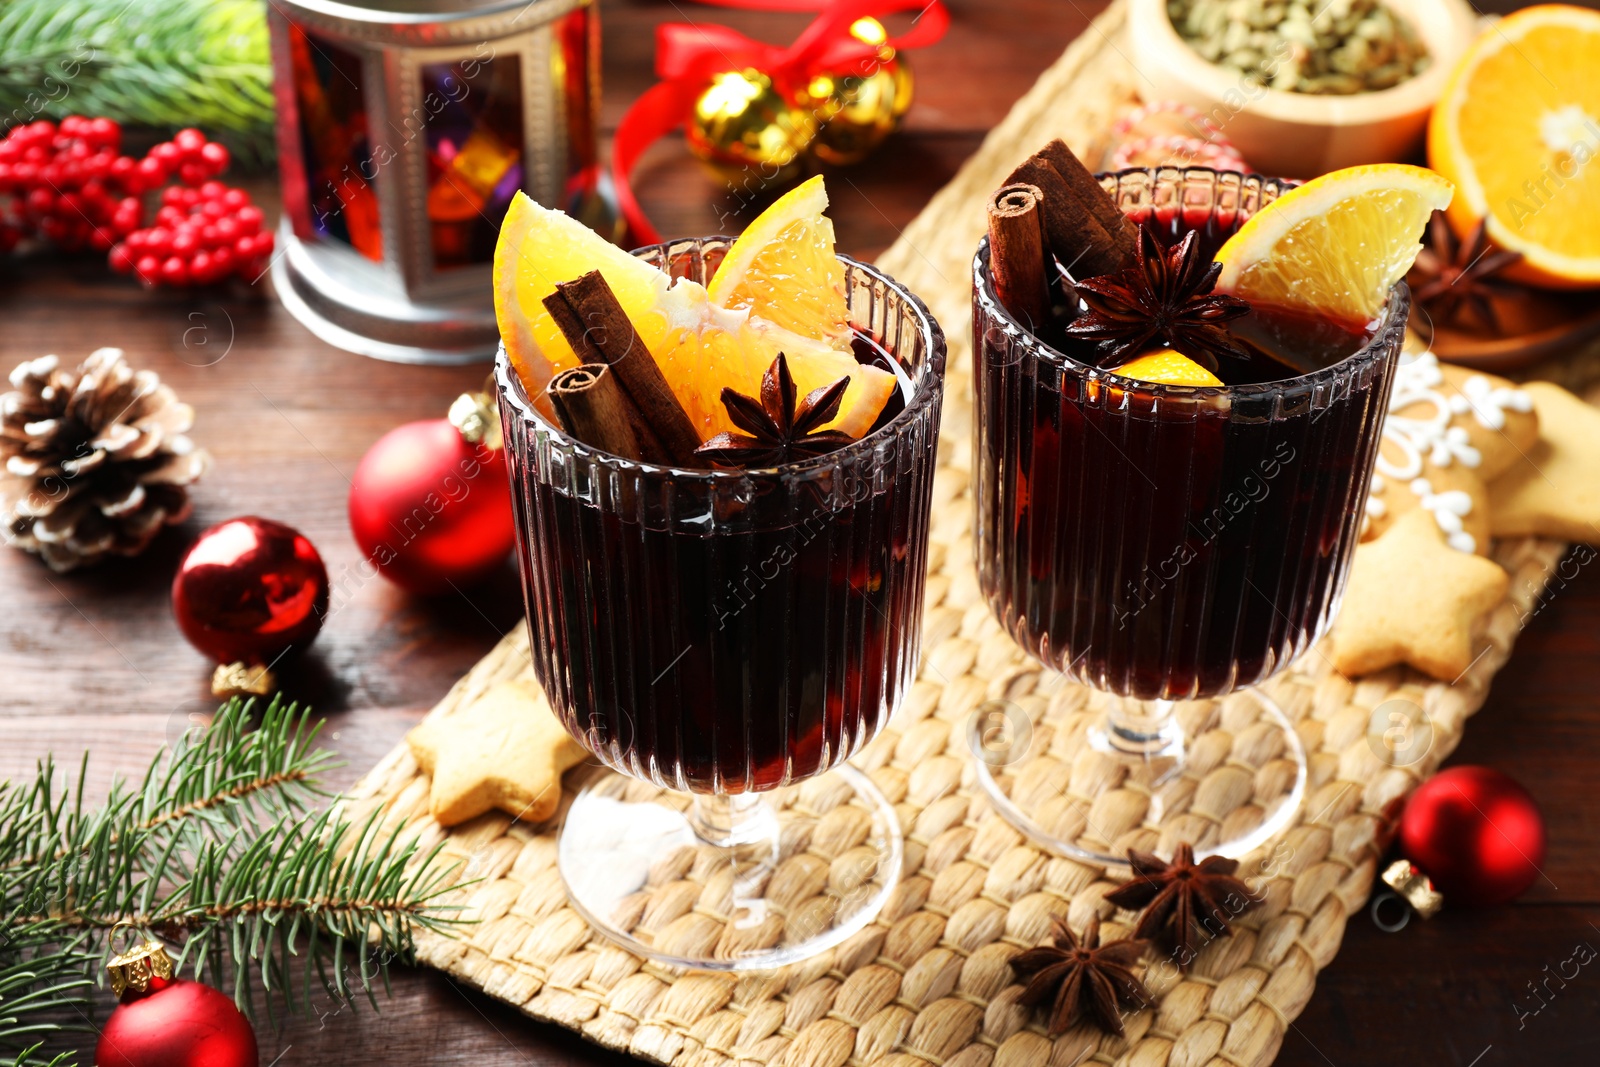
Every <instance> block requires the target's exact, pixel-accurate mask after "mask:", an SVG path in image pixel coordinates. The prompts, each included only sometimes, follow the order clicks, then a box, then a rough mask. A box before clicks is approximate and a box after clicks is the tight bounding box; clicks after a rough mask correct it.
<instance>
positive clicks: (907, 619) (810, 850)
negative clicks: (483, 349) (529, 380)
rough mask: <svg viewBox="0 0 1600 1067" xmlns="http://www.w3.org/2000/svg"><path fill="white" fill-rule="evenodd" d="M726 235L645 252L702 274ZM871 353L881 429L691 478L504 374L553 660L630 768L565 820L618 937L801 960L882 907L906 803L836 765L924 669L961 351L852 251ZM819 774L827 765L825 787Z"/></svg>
mask: <svg viewBox="0 0 1600 1067" xmlns="http://www.w3.org/2000/svg"><path fill="white" fill-rule="evenodd" d="M729 243H730V242H729V241H728V239H726V238H715V237H713V238H704V239H700V240H684V241H674V242H671V243H669V244H665V245H660V246H656V247H653V248H649V249H642V250H640V251H639V252H638V253H637V254H638V255H640V256H642V257H644V258H646V259H648V260H650V261H651V262H653V263H655V264H656V265H657V266H660V267H662V268H663V269H666V270H668V271H670V272H671V273H672V274H673V275H674V276H675V277H686V278H689V279H692V280H694V281H697V282H700V283H705V282H707V281H709V278H710V275H711V274H712V273H713V272H714V270H715V267H716V265H717V264H718V263H719V262H720V261H721V258H722V256H723V254H724V253H725V252H726V251H727V248H728V245H729ZM845 277H846V296H847V303H848V306H849V311H850V321H851V324H852V325H853V326H854V328H855V330H856V332H857V335H858V342H857V346H856V348H857V356H858V359H871V360H875V361H876V362H877V363H878V365H880V366H882V367H883V368H884V369H886V370H891V371H893V372H894V373H895V374H896V375H897V376H898V377H899V379H900V383H901V386H902V388H901V390H899V391H898V392H897V394H896V395H895V396H894V397H893V398H891V400H890V408H889V409H886V415H885V417H883V418H881V419H880V423H881V425H880V426H879V427H878V428H877V429H876V430H875V431H874V432H872V433H870V434H868V435H867V436H865V437H863V438H862V439H861V440H859V441H857V442H855V443H853V444H850V445H847V446H845V447H844V448H842V449H840V450H838V451H836V452H832V453H829V454H827V455H824V456H821V457H818V458H815V459H810V460H805V461H803V462H796V463H790V464H786V465H782V466H778V467H775V468H771V469H765V470H683V469H675V468H667V467H659V466H653V465H650V464H645V463H638V462H634V461H632V460H627V459H622V458H619V457H617V456H613V455H609V454H605V453H601V452H598V451H596V450H595V449H593V448H591V447H589V446H586V445H584V444H582V443H581V442H578V441H574V440H572V439H571V438H570V437H568V436H567V435H566V434H565V433H564V432H563V431H562V430H561V429H559V428H558V427H557V426H556V425H555V424H554V423H552V422H551V421H550V420H549V419H547V418H546V417H545V415H544V414H542V413H541V412H540V410H539V405H537V404H536V403H534V402H532V401H530V398H529V397H528V396H527V395H526V393H525V392H524V390H523V386H522V383H521V382H520V381H519V380H518V378H517V375H516V374H515V372H514V371H513V370H512V369H511V367H510V365H509V362H508V360H507V358H506V356H505V353H504V351H502V352H501V356H500V360H499V363H498V367H497V376H498V380H499V389H500V404H501V414H502V421H503V424H504V427H505V440H506V454H507V457H508V459H509V461H510V470H511V480H512V488H513V495H514V498H515V501H516V514H517V524H518V556H519V560H520V562H521V569H522V577H523V585H524V594H525V598H526V600H527V607H528V627H529V633H530V637H531V643H532V649H533V660H534V667H535V670H536V672H537V674H538V676H539V679H540V681H541V682H542V683H543V685H544V688H545V691H546V693H547V694H548V695H549V697H550V701H551V703H552V705H553V706H554V707H555V709H556V712H557V714H558V715H559V716H560V718H561V720H562V722H563V723H564V725H565V726H566V727H567V729H568V731H569V732H570V733H571V734H572V736H573V737H575V738H577V739H578V740H579V741H580V742H581V743H582V744H583V745H584V747H585V748H587V749H588V750H589V751H590V752H592V753H594V754H595V755H596V756H597V757H598V758H599V760H600V761H601V762H603V763H604V764H606V765H607V766H608V767H610V768H613V769H614V770H615V771H616V772H619V773H616V774H606V775H602V776H600V777H598V778H597V780H595V781H593V782H591V783H590V784H589V785H588V786H587V787H586V788H585V789H584V790H583V791H582V792H581V793H580V794H579V795H578V796H577V798H576V799H575V800H574V802H573V804H572V806H571V808H570V809H569V810H568V811H567V814H566V820H565V823H564V826H563V828H562V832H561V839H560V846H559V862H560V869H561V875H562V877H563V879H564V880H565V881H566V884H567V889H568V892H569V894H570V895H571V898H572V901H573V903H574V905H575V906H576V907H577V908H578V909H579V910H580V911H581V912H582V913H583V914H584V915H585V917H586V918H588V919H589V921H590V922H591V923H593V924H594V925H595V926H596V927H597V928H599V929H600V930H601V931H603V932H604V933H606V934H607V935H608V936H610V937H612V938H613V939H615V940H616V941H618V942H620V943H621V944H623V945H625V946H626V947H627V948H629V949H630V950H632V951H634V952H637V953H640V954H642V955H646V956H650V957H654V958H656V959H658V960H661V961H663V962H667V963H671V964H677V965H683V966H691V967H699V968H708V969H714V970H746V969H757V968H770V967H776V966H781V965H783V964H786V963H791V962H794V961H795V960H799V959H803V958H805V957H807V956H810V955H813V954H814V953H817V952H820V951H822V950H824V949H826V948H828V947H830V946H832V945H834V944H837V943H838V942H839V941H841V940H843V939H844V938H845V937H848V936H849V935H850V934H851V933H853V932H855V931H856V930H859V929H860V928H861V927H862V926H864V925H865V924H866V923H867V922H869V921H871V919H872V918H873V916H874V915H876V914H877V912H878V910H879V908H880V907H881V906H882V904H883V901H884V898H885V897H886V895H887V894H888V892H889V890H890V889H891V888H892V886H893V885H894V883H895V881H896V880H897V879H898V877H899V868H900V857H901V839H900V830H899V827H898V825H897V823H896V820H895V817H894V812H893V809H892V808H891V807H890V805H889V804H888V802H887V801H886V800H885V799H884V797H883V795H882V794H881V793H880V792H879V791H878V790H877V789H876V788H875V787H874V786H873V785H872V783H871V782H870V781H869V780H868V779H867V777H866V776H865V775H863V774H861V773H860V772H859V771H855V770H853V769H851V768H848V767H841V766H839V765H840V764H841V763H843V761H844V760H845V759H846V758H848V757H849V756H850V755H851V754H852V753H854V752H856V751H857V750H858V749H860V748H861V746H863V745H864V744H866V743H867V742H868V741H870V740H871V739H872V738H873V737H874V736H875V735H876V734H877V733H878V731H879V730H880V729H881V728H882V727H883V725H884V723H885V722H886V721H887V720H888V718H889V716H890V715H891V714H893V712H894V711H895V709H896V708H897V707H898V706H899V704H900V701H901V699H902V697H903V696H904V694H905V691H906V689H907V687H908V686H909V685H910V684H911V682H912V679H913V677H914V675H915V671H916V666H917V656H918V648H919V644H920V639H921V629H922V594H923V580H924V571H925V569H926V559H927V545H928V516H929V506H930V495H929V494H930V491H931V485H932V479H933V469H934V449H935V444H936V441H937V438H938V428H939V406H940V396H941V391H942V388H943V380H944V359H945V342H944V335H943V333H942V332H941V331H940V329H939V326H938V324H937V323H936V322H934V320H933V318H932V316H930V315H929V314H928V311H927V308H926V307H924V306H923V305H922V303H921V302H920V301H919V300H917V299H916V297H914V296H912V295H911V294H910V293H909V292H907V291H906V290H904V289H903V288H901V287H900V286H898V285H897V284H896V283H895V282H894V281H892V280H891V279H889V278H888V277H886V276H885V275H883V274H881V273H879V272H878V271H876V270H874V269H873V268H872V267H870V266H867V265H865V264H861V263H856V262H854V261H851V260H845ZM819 776H820V777H819Z"/></svg>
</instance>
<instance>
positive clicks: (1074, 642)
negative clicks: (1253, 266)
mask: <svg viewBox="0 0 1600 1067" xmlns="http://www.w3.org/2000/svg"><path fill="white" fill-rule="evenodd" d="M1130 214H1132V213H1130ZM1135 217H1138V216H1137V215H1135ZM1147 217H1148V213H1147ZM1244 217H1245V216H1244V214H1243V213H1242V212H1239V211H1236V210H1232V209H1226V210H1225V209H1223V208H1221V207H1219V208H1217V209H1216V210H1215V211H1212V210H1207V211H1202V212H1197V211H1184V212H1176V211H1172V212H1167V213H1164V214H1163V213H1160V212H1157V214H1156V218H1157V221H1158V222H1159V223H1160V224H1161V227H1162V229H1163V232H1164V235H1165V236H1166V237H1167V238H1168V239H1171V240H1176V239H1178V238H1179V237H1181V236H1182V235H1183V234H1184V233H1186V232H1188V230H1189V229H1195V230H1197V231H1198V232H1199V233H1200V243H1201V245H1202V247H1203V248H1204V249H1205V251H1206V253H1207V254H1208V255H1212V254H1214V253H1215V251H1216V249H1217V248H1219V247H1220V246H1221V244H1222V243H1223V241H1225V240H1226V239H1227V237H1228V236H1229V235H1230V234H1231V233H1232V232H1233V231H1234V230H1235V229H1236V228H1237V226H1238V225H1240V224H1241V223H1242V222H1243V220H1244ZM1407 307H1408V298H1407V295H1406V293H1405V290H1404V288H1403V287H1400V288H1398V289H1397V290H1396V292H1395V293H1394V294H1393V295H1392V296H1391V298H1390V301H1389V306H1388V307H1387V308H1386V310H1385V312H1384V315H1383V317H1382V318H1381V320H1380V321H1379V323H1377V324H1376V326H1375V328H1374V329H1372V330H1369V329H1368V328H1367V326H1366V325H1365V324H1363V325H1361V326H1352V325H1351V324H1347V323H1342V322H1337V321H1333V320H1323V319H1318V318H1314V317H1310V316H1306V315H1303V314H1300V313H1296V312H1291V311H1288V310H1285V309H1281V308H1273V307H1262V306H1258V307H1256V308H1254V309H1253V310H1252V313H1251V314H1250V315H1249V316H1247V317H1245V318H1242V319H1236V320H1234V321H1232V322H1230V323H1228V324H1227V326H1228V328H1229V329H1230V332H1231V333H1232V335H1233V338H1234V339H1235V341H1236V342H1237V343H1238V344H1239V345H1240V347H1242V348H1243V349H1244V350H1246V351H1248V352H1249V353H1250V358H1249V359H1247V360H1239V359H1230V358H1228V357H1222V358H1221V359H1220V360H1219V363H1220V365H1219V367H1218V368H1217V375H1218V377H1220V378H1221V379H1222V380H1223V382H1224V383H1226V384H1225V386H1224V387H1221V388H1208V389H1194V388H1186V387H1179V386H1159V385H1148V384H1145V383H1141V382H1135V381H1130V380H1128V379H1125V378H1121V377H1119V376H1116V375H1114V374H1110V373H1109V372H1106V371H1103V370H1097V369H1095V368H1094V352H1093V350H1092V348H1090V347H1089V346H1088V345H1087V344H1086V343H1084V342H1081V341H1077V340H1075V339H1072V338H1070V337H1068V336H1067V335H1066V334H1065V333H1062V332H1060V331H1059V329H1056V330H1052V331H1050V335H1048V336H1045V337H1035V336H1032V335H1029V334H1028V333H1027V332H1026V331H1024V330H1022V329H1021V328H1020V327H1019V326H1018V325H1017V324H1016V323H1015V322H1014V320H1012V318H1011V317H1010V316H1009V315H1008V314H1007V313H1006V312H1005V311H1004V309H1003V308H1001V307H1000V305H999V303H998V301H997V300H996V299H995V298H994V291H993V286H992V283H991V282H990V280H989V276H988V259H987V249H986V248H985V249H984V250H981V251H980V252H979V255H978V260H977V265H976V288H975V294H974V345H975V350H976V359H975V361H974V373H975V390H976V400H977V409H978V410H977V423H978V426H977V452H976V455H975V456H974V459H973V463H974V467H975V468H976V471H975V473H976V486H975V495H976V503H977V524H978V529H977V557H978V568H979V575H980V580H981V582H982V586H983V589H984V592H985V595H986V596H987V597H988V599H989V602H990V604H991V606H992V607H993V608H994V610H995V612H996V613H997V615H998V616H999V618H1000V620H1001V622H1002V623H1003V624H1004V625H1005V626H1006V627H1007V628H1008V629H1009V630H1010V631H1011V633H1012V635H1013V636H1014V637H1015V638H1016V640H1017V641H1018V642H1019V643H1020V644H1021V645H1022V646H1023V647H1024V648H1026V649H1027V650H1028V651H1029V652H1030V653H1032V654H1034V655H1036V656H1038V657H1039V658H1040V659H1041V660H1042V661H1043V662H1045V663H1046V664H1048V665H1050V666H1053V667H1056V668H1059V669H1061V670H1063V671H1067V672H1068V673H1070V674H1072V675H1074V676H1076V677H1077V678H1079V679H1081V680H1082V681H1084V682H1086V683H1087V684H1090V685H1093V686H1095V687H1096V688H1100V689H1104V690H1108V691H1110V692H1112V693H1116V694H1119V695H1122V696H1131V697H1136V698H1139V699H1146V700H1151V699H1155V700H1159V699H1185V698H1193V697H1203V696H1212V695H1217V694H1221V693H1226V692H1229V691H1231V690H1233V689H1236V688H1240V687H1243V686H1247V685H1250V684H1252V683H1254V682H1257V681H1260V680H1262V679H1264V678H1266V677H1268V676H1270V675H1272V674H1273V673H1275V672H1276V671H1277V670H1278V669H1279V668H1281V667H1282V666H1284V665H1285V664H1286V663H1287V662H1289V661H1290V660H1292V659H1293V658H1294V657H1295V656H1297V655H1299V654H1300V652H1302V651H1304V649H1305V648H1306V647H1307V646H1308V645H1309V644H1310V643H1311V642H1312V641H1313V640H1315V638H1316V637H1317V636H1319V635H1320V634H1321V633H1322V632H1323V630H1324V629H1325V627H1326V625H1327V624H1328V622H1329V621H1330V620H1331V618H1332V616H1333V613H1334V611H1335V609H1336V607H1337V600H1338V596H1339V593H1340V591H1341V588H1342V585H1343V581H1344V577H1345V574H1346V573H1347V571H1348V568H1349V562H1350V557H1351V553H1352V552H1353V550H1354V547H1355V544H1356V540H1357V537H1358V534H1359V530H1360V521H1361V515H1362V507H1361V503H1362V501H1363V500H1364V498H1365V494H1366V490H1367V483H1368V480H1369V478H1370V476H1371V470H1372V462H1373V459H1374V450H1375V449H1376V447H1377V441H1378V427H1379V424H1380V422H1381V419H1382V417H1383V413H1384V411H1385V409H1386V406H1387V403H1388V397H1389V389H1390V382H1391V376H1392V371H1393V367H1394V363H1395V360H1396V359H1397V358H1398V354H1399V346H1400V342H1401V340H1402V338H1403V334H1404V324H1405V319H1406V311H1407ZM1069 318H1070V313H1068V314H1066V315H1063V316H1059V317H1058V320H1057V321H1058V323H1060V322H1062V321H1064V320H1066V319H1069Z"/></svg>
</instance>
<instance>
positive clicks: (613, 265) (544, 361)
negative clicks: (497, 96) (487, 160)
mask: <svg viewBox="0 0 1600 1067" xmlns="http://www.w3.org/2000/svg"><path fill="white" fill-rule="evenodd" d="M591 270H598V271H600V273H601V274H602V275H604V276H605V279H606V283H607V284H609V285H610V286H611V291H612V292H614V293H615V294H616V295H617V301H618V302H619V303H621V305H622V309H623V310H624V311H626V312H627V313H628V318H629V319H631V320H632V321H633V325H634V328H635V329H637V330H638V331H639V336H640V337H642V338H643V339H644V341H645V344H646V345H648V346H649V348H650V351H652V352H654V351H655V350H656V345H657V344H659V343H660V341H661V339H662V338H663V337H664V336H665V335H666V330H667V322H666V315H665V314H653V312H657V311H662V312H667V311H669V310H674V309H675V310H676V311H677V312H678V316H679V317H688V318H693V317H695V313H694V310H693V309H692V308H690V307H688V306H687V305H689V304H691V303H692V302H693V301H692V298H686V297H685V296H679V295H674V296H673V297H672V298H671V299H670V300H669V298H668V293H669V290H670V287H671V279H670V278H668V277H667V275H666V274H664V273H662V272H661V271H659V270H657V269H656V268H655V267H652V266H651V265H650V264H648V263H646V262H645V261H644V260H642V259H639V258H638V257H637V256H632V255H629V254H628V253H627V252H624V251H623V250H622V249H620V248H618V247H617V246H616V245H614V244H612V243H611V242H609V241H607V240H605V239H604V238H602V237H601V236H600V235H599V234H597V233H595V232H594V231H593V230H591V229H589V227H587V226H585V225H584V224H583V223H581V222H579V221H578V220H577V219H574V218H570V217H568V216H567V215H566V214H564V213H562V212H560V211H552V210H551V209H549V208H547V207H544V206H543V205H541V204H538V203H536V202H535V201H533V200H531V199H529V198H528V196H527V195H526V194H524V193H518V194H517V195H516V196H514V197H513V198H512V200H511V206H510V208H508V209H507V210H506V215H505V219H504V221H502V222H501V224H500V238H499V240H498V241H497V242H496V244H495V248H494V274H493V284H494V313H495V321H496V322H497V323H498V324H499V326H500V339H501V340H502V341H504V342H505V346H506V354H507V355H508V356H510V357H511V364H512V366H514V367H515V368H516V369H517V373H518V375H520V376H521V378H522V383H523V385H524V386H525V387H526V388H527V390H528V395H529V396H531V397H541V396H543V395H544V390H545V387H546V386H547V385H549V384H550V379H551V378H552V377H553V376H554V375H555V374H556V373H557V372H559V371H563V370H565V369H567V368H568V367H571V366H574V365H576V364H577V362H578V357H577V355H576V354H575V353H574V352H573V351H572V346H571V345H569V344H568V343H567V339H566V338H565V337H563V336H561V331H560V330H559V329H557V328H556V324H555V322H554V320H552V319H551V318H550V315H549V313H548V312H546V311H545V309H544V304H543V303H542V301H543V300H544V298H545V297H547V296H549V295H550V294H551V293H553V292H555V289H556V283H557V282H566V281H571V280H572V279H574V278H577V277H579V276H580V275H583V274H587V273H588V272H589V271H591Z"/></svg>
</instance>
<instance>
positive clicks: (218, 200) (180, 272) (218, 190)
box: [111, 181, 272, 285]
mask: <svg viewBox="0 0 1600 1067" xmlns="http://www.w3.org/2000/svg"><path fill="white" fill-rule="evenodd" d="M262 221H263V216H262V214H261V209H260V208H258V207H256V206H255V205H254V204H252V203H250V194H248V193H246V192H245V191H244V190H243V189H230V188H228V187H227V186H226V185H223V184H222V183H221V182H219V181H208V182H203V183H201V185H200V187H199V188H198V189H193V188H190V187H188V186H186V185H170V186H168V187H167V188H165V189H163V190H162V191H161V208H160V210H159V211H157V212H156V224H155V225H154V226H152V227H150V228H149V229H147V230H135V231H134V232H133V233H130V234H129V235H128V237H127V239H126V240H125V241H123V242H122V243H121V244H119V245H117V246H116V247H115V248H113V249H112V250H111V267H112V269H113V270H117V271H121V272H122V273H124V274H126V273H127V272H129V271H132V272H133V273H134V274H136V275H138V276H139V280H140V281H142V282H144V283H146V284H147V285H155V284H156V283H158V282H159V283H161V284H164V285H211V284H213V283H215V282H220V281H222V280H224V279H225V278H229V277H231V276H233V275H238V276H239V277H241V278H244V279H245V280H246V281H254V280H255V279H256V278H257V277H259V276H260V275H261V272H262V271H263V270H265V269H266V266H267V259H268V257H270V256H271V255H272V234H270V233H267V232H264V231H263V230H262V228H261V224H262Z"/></svg>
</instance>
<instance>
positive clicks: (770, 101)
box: [684, 69, 817, 186]
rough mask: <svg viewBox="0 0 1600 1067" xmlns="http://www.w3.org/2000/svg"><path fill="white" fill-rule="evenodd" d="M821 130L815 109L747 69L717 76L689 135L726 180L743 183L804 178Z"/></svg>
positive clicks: (692, 120)
mask: <svg viewBox="0 0 1600 1067" xmlns="http://www.w3.org/2000/svg"><path fill="white" fill-rule="evenodd" d="M816 133H817V119H816V116H815V115H814V114H813V113H812V111H811V110H810V109H808V108H805V107H797V106H795V105H794V104H793V103H791V102H790V101H789V100H787V99H785V97H784V95H783V94H782V93H781V92H779V91H778V90H777V88H776V87H774V85H773V84H772V79H771V78H769V77H768V76H767V75H765V74H763V73H761V72H760V71H758V70H748V69H747V70H738V71H727V72H725V73H722V74H718V75H717V76H716V77H715V78H713V79H712V80H711V84H710V85H709V86H708V87H707V88H706V90H705V91H704V92H703V93H701V94H700V98H699V99H698V100H696V101H695V104H694V110H693V111H692V112H691V113H690V115H689V121H688V123H687V125H686V126H685V133H684V136H685V138H686V139H687V141H688V142H689V148H690V149H691V150H692V151H693V152H694V154H695V155H697V156H699V157H700V158H701V159H703V160H704V161H705V162H706V163H708V164H710V166H711V168H712V169H713V170H715V171H716V172H717V173H718V174H720V175H721V176H722V178H723V180H724V181H726V182H727V183H728V184H729V185H730V186H741V185H746V184H749V183H752V182H757V183H761V184H766V183H769V182H787V181H791V180H793V179H794V178H796V177H798V176H799V174H800V173H801V172H802V171H803V170H804V168H805V152H806V149H807V148H808V147H809V146H810V144H811V139H812V138H813V137H815V136H816Z"/></svg>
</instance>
